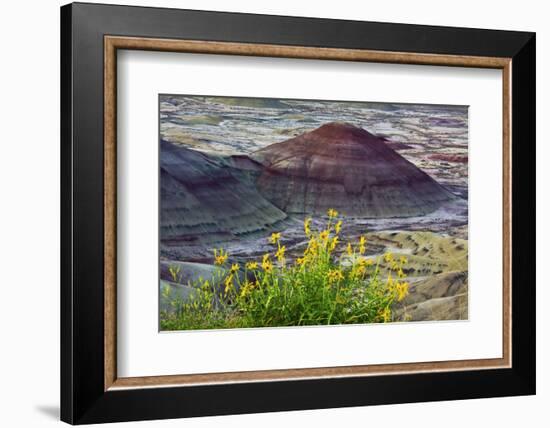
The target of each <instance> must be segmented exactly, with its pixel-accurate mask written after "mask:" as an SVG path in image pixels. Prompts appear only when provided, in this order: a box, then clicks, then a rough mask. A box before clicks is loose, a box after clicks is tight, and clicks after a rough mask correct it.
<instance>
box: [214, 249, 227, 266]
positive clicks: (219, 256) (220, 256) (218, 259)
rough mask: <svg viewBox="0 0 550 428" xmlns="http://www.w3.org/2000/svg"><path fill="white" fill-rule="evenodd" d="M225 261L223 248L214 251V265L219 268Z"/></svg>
mask: <svg viewBox="0 0 550 428" xmlns="http://www.w3.org/2000/svg"><path fill="white" fill-rule="evenodd" d="M218 251H219V253H218ZM226 261H227V253H224V251H223V248H220V249H219V250H216V249H214V264H216V265H218V266H221V265H223V264H224V263H225V262H226Z"/></svg>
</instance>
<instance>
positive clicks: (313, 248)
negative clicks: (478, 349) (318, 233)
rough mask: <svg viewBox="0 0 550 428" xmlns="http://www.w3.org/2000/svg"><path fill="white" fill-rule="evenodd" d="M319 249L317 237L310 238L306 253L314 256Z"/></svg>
mask: <svg viewBox="0 0 550 428" xmlns="http://www.w3.org/2000/svg"><path fill="white" fill-rule="evenodd" d="M318 249H319V243H318V242H317V239H315V237H314V236H312V237H311V239H310V240H309V243H308V245H307V248H306V250H305V251H304V255H305V256H307V255H312V256H314V255H315V254H317V250H318Z"/></svg>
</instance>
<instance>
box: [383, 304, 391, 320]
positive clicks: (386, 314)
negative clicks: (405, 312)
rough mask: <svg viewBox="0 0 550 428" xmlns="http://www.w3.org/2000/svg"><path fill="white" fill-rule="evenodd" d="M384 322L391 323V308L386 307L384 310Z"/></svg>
mask: <svg viewBox="0 0 550 428" xmlns="http://www.w3.org/2000/svg"><path fill="white" fill-rule="evenodd" d="M381 316H382V321H383V322H389V321H391V310H390V308H389V307H387V306H386V307H385V308H384V310H383V311H382V313H381Z"/></svg>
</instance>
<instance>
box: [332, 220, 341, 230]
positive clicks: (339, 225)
mask: <svg viewBox="0 0 550 428" xmlns="http://www.w3.org/2000/svg"><path fill="white" fill-rule="evenodd" d="M341 229H342V220H338V221H337V222H336V224H335V225H334V230H335V231H336V233H340V230H341Z"/></svg>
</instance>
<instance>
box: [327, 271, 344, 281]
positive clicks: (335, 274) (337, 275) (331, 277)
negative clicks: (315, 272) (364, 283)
mask: <svg viewBox="0 0 550 428" xmlns="http://www.w3.org/2000/svg"><path fill="white" fill-rule="evenodd" d="M327 278H328V282H329V284H330V283H333V282H338V281H340V280H342V279H344V274H343V273H342V271H341V270H340V269H331V270H329V271H328V273H327Z"/></svg>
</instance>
